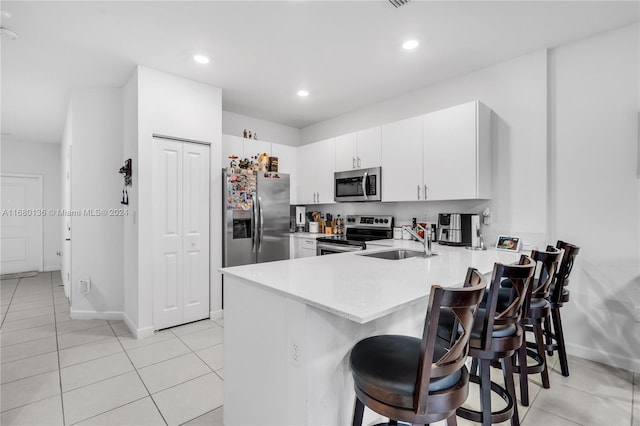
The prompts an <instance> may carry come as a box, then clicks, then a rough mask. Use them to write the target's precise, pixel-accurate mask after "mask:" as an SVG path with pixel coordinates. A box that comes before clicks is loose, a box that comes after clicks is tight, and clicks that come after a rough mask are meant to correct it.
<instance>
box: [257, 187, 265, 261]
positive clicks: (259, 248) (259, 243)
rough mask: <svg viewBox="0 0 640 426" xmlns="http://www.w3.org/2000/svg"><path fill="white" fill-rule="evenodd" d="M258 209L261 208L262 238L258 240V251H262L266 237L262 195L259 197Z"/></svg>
mask: <svg viewBox="0 0 640 426" xmlns="http://www.w3.org/2000/svg"><path fill="white" fill-rule="evenodd" d="M258 209H259V210H260V239H259V240H258V253H260V252H261V251H262V240H263V239H264V215H263V214H262V197H258Z"/></svg>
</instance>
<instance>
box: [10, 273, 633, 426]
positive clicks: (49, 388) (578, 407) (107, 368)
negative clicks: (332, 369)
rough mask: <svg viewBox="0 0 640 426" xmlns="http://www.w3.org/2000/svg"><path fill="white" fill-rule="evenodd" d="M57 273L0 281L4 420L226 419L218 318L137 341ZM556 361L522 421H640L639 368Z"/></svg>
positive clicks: (533, 386) (533, 384) (626, 424)
mask: <svg viewBox="0 0 640 426" xmlns="http://www.w3.org/2000/svg"><path fill="white" fill-rule="evenodd" d="M60 282H61V281H60V275H59V273H43V274H39V275H38V276H37V277H32V278H23V279H20V280H17V279H16V280H4V281H2V282H1V284H0V291H1V293H0V318H1V320H2V327H1V331H0V358H1V362H2V364H1V370H0V371H1V374H0V383H1V385H0V386H1V389H0V394H1V395H0V396H1V398H0V401H1V411H2V413H1V416H0V424H2V425H3V426H8V425H33V426H43V425H47V426H48V425H72V424H83V425H105V426H107V425H109V426H110V425H180V424H187V425H209V426H213V425H222V415H223V406H222V404H223V396H222V390H223V386H222V384H223V379H224V369H223V366H224V360H223V328H222V327H223V326H224V323H223V321H222V320H219V321H209V320H203V321H200V322H197V323H193V324H188V325H185V326H182V327H177V328H174V329H170V330H165V331H162V332H159V333H156V334H155V335H154V336H153V337H151V338H148V339H143V340H136V339H134V338H133V337H132V336H131V335H130V334H129V331H128V329H127V327H126V326H125V325H124V323H122V321H97V320H87V321H77V320H73V321H72V320H70V318H69V304H68V302H67V300H66V298H65V297H64V292H63V290H62V287H60ZM556 364H557V357H552V359H551V365H552V366H553V370H552V372H551V389H541V384H540V382H539V379H538V377H534V378H531V379H530V384H529V392H530V399H531V405H530V406H529V407H523V406H521V405H520V406H519V410H520V418H521V420H522V422H521V423H522V424H523V426H536V425H545V426H546V425H552V426H553V425H558V426H564V425H567V426H570V425H573V426H575V425H607V426H618V425H620V426H640V374H634V373H631V372H628V371H625V370H620V369H616V368H612V367H609V366H606V365H602V364H598V363H595V362H591V361H587V360H584V359H580V358H575V357H571V358H570V370H571V376H570V377H568V378H565V377H562V375H561V374H560V372H559V366H557V365H556ZM500 374H501V373H500V371H497V370H496V371H495V377H496V381H498V382H500V380H499V379H497V378H499V377H500ZM516 386H517V378H516ZM517 390H518V391H519V389H517ZM475 395H476V389H474V388H472V389H471V394H470V398H469V402H468V404H470V405H476V402H475V399H477V398H476V397H475ZM439 424H440V423H439ZM458 424H460V425H470V424H473V423H470V422H467V421H465V420H463V419H459V420H458Z"/></svg>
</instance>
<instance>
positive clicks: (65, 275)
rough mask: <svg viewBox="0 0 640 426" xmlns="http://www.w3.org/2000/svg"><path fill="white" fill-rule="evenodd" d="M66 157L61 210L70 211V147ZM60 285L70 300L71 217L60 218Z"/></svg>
mask: <svg viewBox="0 0 640 426" xmlns="http://www.w3.org/2000/svg"><path fill="white" fill-rule="evenodd" d="M65 156H66V157H67V158H66V160H65V162H64V167H65V173H64V190H63V191H62V194H63V195H62V208H63V209H65V210H66V211H71V145H69V149H67V152H66V153H65ZM61 219H62V235H63V238H64V241H63V242H62V264H61V267H62V271H61V274H60V275H61V276H62V284H63V285H64V294H65V295H66V296H67V298H71V216H63V217H62V218H61Z"/></svg>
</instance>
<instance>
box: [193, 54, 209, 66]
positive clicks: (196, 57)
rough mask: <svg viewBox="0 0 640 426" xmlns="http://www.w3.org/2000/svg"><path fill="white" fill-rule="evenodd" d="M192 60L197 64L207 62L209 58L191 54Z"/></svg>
mask: <svg viewBox="0 0 640 426" xmlns="http://www.w3.org/2000/svg"><path fill="white" fill-rule="evenodd" d="M193 60H194V61H196V62H197V63H199V64H208V63H209V58H207V57H206V56H204V55H193Z"/></svg>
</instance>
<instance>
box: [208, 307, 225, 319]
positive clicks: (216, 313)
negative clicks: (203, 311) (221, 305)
mask: <svg viewBox="0 0 640 426" xmlns="http://www.w3.org/2000/svg"><path fill="white" fill-rule="evenodd" d="M222 318H224V309H218V310H217V311H211V312H209V319H212V320H217V319H222Z"/></svg>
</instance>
